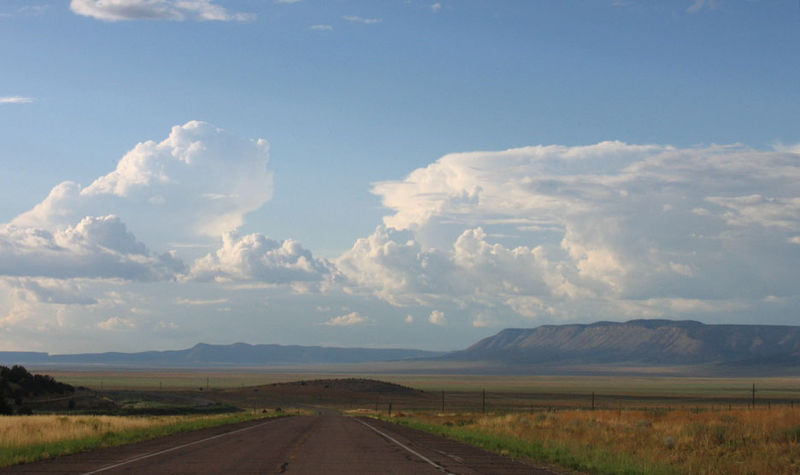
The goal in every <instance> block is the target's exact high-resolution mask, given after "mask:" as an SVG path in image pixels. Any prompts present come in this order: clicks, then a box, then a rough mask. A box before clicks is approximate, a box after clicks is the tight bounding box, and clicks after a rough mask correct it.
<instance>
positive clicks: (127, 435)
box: [0, 411, 287, 467]
mask: <svg viewBox="0 0 800 475" xmlns="http://www.w3.org/2000/svg"><path fill="white" fill-rule="evenodd" d="M286 414H287V413H286V412H277V411H275V412H269V413H267V412H263V411H242V412H237V413H233V414H217V415H203V416H197V415H192V416H136V417H131V416H68V415H33V416H3V417H0V467H5V466H9V465H15V464H19V463H27V462H34V461H37V460H43V459H48V458H53V457H56V456H59V455H68V454H73V453H78V452H85V451H87V450H92V449H97V448H101V447H112V446H117V445H122V444H129V443H132V442H138V441H142V440H147V439H154V438H157V437H163V436H166V435H171V434H176V433H179V432H186V431H191V430H197V429H204V428H208V427H215V426H220V425H224V424H233V423H237V422H244V421H249V420H255V419H263V418H268V417H276V416H281V415H286Z"/></svg>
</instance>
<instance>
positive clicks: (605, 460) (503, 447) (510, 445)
mask: <svg viewBox="0 0 800 475" xmlns="http://www.w3.org/2000/svg"><path fill="white" fill-rule="evenodd" d="M381 419H383V420H387V421H389V422H393V423H395V424H399V425H403V426H407V427H410V428H412V429H417V430H421V431H424V432H428V433H431V434H436V435H440V436H443V437H447V438H449V439H453V440H458V441H460V442H464V443H466V444H469V445H472V446H475V447H480V448H482V449H484V450H488V451H490V452H495V453H498V454H502V455H509V456H511V457H514V458H525V459H532V460H534V461H539V462H545V463H548V464H554V465H558V466H560V467H564V468H568V469H572V470H579V471H582V472H588V473H598V474H613V475H634V474H646V475H675V474H677V473H679V472H678V471H677V470H675V469H674V468H672V467H669V466H665V465H656V464H648V463H646V462H642V461H640V460H635V459H633V458H630V457H626V456H624V455H621V454H618V453H611V452H606V451H602V450H597V449H595V450H588V451H584V452H581V453H575V452H572V451H570V450H569V449H568V448H567V447H566V446H565V445H561V444H557V443H551V444H543V443H542V442H540V441H533V442H529V441H523V440H520V439H517V438H513V437H503V436H498V435H494V434H487V433H483V432H480V431H475V430H468V429H465V428H462V427H451V426H442V425H436V424H429V423H425V422H421V421H417V420H413V419H393V418H383V417H382V418H381Z"/></svg>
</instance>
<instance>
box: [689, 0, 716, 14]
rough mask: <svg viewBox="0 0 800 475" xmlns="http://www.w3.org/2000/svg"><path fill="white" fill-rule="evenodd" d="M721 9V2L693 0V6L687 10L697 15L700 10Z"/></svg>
mask: <svg viewBox="0 0 800 475" xmlns="http://www.w3.org/2000/svg"><path fill="white" fill-rule="evenodd" d="M719 7H720V2H719V0H693V1H692V4H691V5H689V7H688V8H687V9H686V11H687V12H689V13H697V12H699V11H700V10H703V9H704V8H705V9H708V10H716V9H717V8H719Z"/></svg>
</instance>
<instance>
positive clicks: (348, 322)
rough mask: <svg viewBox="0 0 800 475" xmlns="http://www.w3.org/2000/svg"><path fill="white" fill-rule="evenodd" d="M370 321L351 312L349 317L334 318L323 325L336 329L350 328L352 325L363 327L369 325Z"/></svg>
mask: <svg viewBox="0 0 800 475" xmlns="http://www.w3.org/2000/svg"><path fill="white" fill-rule="evenodd" d="M369 321H370V320H369V318H367V317H364V316H362V315H360V314H359V313H358V312H350V313H348V314H347V315H341V316H339V317H333V318H331V319H330V320H328V321H327V322H325V323H323V325H329V326H334V327H349V326H352V325H361V324H364V323H368V322H369Z"/></svg>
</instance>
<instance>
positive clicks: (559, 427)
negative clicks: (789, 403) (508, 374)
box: [395, 408, 800, 475]
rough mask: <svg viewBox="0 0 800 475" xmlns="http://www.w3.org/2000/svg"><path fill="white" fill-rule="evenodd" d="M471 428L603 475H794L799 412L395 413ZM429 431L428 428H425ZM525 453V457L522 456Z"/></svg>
mask: <svg viewBox="0 0 800 475" xmlns="http://www.w3.org/2000/svg"><path fill="white" fill-rule="evenodd" d="M397 419H408V420H410V421H411V422H412V425H413V422H421V423H423V426H424V425H429V426H438V427H441V428H444V429H445V430H446V432H445V433H446V434H447V433H448V432H449V435H450V436H455V437H459V436H461V437H465V436H466V437H467V438H468V436H469V434H470V433H472V434H480V435H485V436H490V437H499V438H500V439H501V440H515V441H519V442H522V443H527V444H531V445H534V444H537V445H541V447H543V449H544V453H546V454H547V453H550V454H559V453H560V454H561V458H559V456H558V455H556V456H555V459H554V460H551V461H554V462H561V463H563V462H564V461H565V460H567V461H570V460H571V461H572V462H571V464H572V465H574V466H573V468H577V469H579V470H580V469H582V470H588V471H593V472H594V471H597V472H601V473H620V471H623V472H624V471H628V473H670V472H674V473H687V474H720V475H723V474H796V473H800V409H796V410H795V409H790V408H772V409H767V408H757V409H733V410H717V411H700V412H696V411H695V410H690V409H676V410H670V411H657V410H595V411H591V410H557V411H537V412H532V413H511V414H487V415H484V414H480V413H436V412H415V413H402V414H395V420H397ZM429 428H430V427H429ZM523 455H524V454H523Z"/></svg>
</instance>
